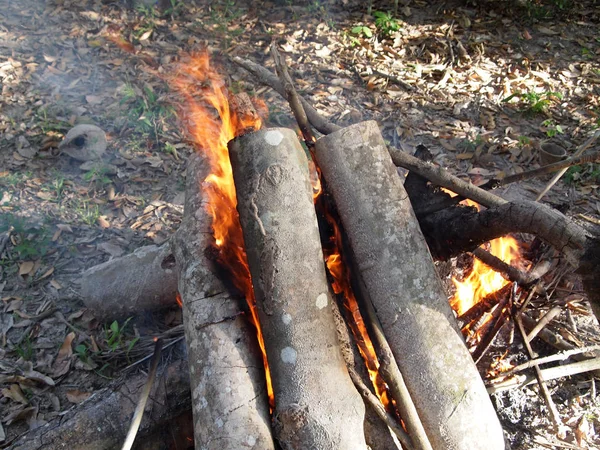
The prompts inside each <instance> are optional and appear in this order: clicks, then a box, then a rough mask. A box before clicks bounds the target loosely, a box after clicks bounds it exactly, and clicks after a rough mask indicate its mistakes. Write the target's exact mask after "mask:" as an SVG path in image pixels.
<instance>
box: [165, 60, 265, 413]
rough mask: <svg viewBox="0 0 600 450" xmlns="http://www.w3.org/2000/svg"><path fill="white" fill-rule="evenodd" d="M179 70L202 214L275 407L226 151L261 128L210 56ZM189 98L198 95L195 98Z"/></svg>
mask: <svg viewBox="0 0 600 450" xmlns="http://www.w3.org/2000/svg"><path fill="white" fill-rule="evenodd" d="M179 69H180V70H179V73H178V75H177V78H176V79H175V80H174V86H175V88H176V89H177V90H178V91H179V93H180V94H182V95H183V96H184V97H185V99H186V105H185V106H184V114H185V117H186V119H187V121H188V123H189V129H190V130H189V131H190V133H191V135H192V136H193V139H194V141H195V143H196V145H197V149H198V151H201V152H203V153H204V155H205V156H206V158H207V160H208V163H209V165H210V174H209V175H208V176H207V177H206V178H205V179H204V182H203V183H202V188H203V190H204V192H205V195H206V210H207V211H208V213H209V214H210V215H211V217H212V228H213V237H214V240H215V246H216V247H217V249H218V251H219V262H220V263H222V264H223V265H224V267H226V268H228V269H229V271H230V273H231V276H232V281H233V284H234V285H235V286H236V288H238V289H239V290H240V291H241V292H243V293H244V295H245V297H246V301H247V302H248V305H249V308H250V312H251V317H252V321H253V323H254V325H255V326H256V329H257V334H258V342H259V345H260V348H261V350H262V353H263V359H264V364H265V375H266V380H267V391H268V394H269V399H270V401H271V406H273V399H274V397H273V388H272V384H271V374H270V371H269V366H268V364H267V358H266V352H265V345H264V339H263V336H262V332H261V330H260V326H259V321H258V315H257V311H256V301H255V298H254V291H253V288H252V279H251V277H250V269H249V267H248V260H247V258H246V250H245V248H244V237H243V234H242V228H241V225H240V220H239V216H238V212H237V209H236V206H237V197H236V192H235V185H234V182H233V172H232V169H231V163H230V161H229V152H228V150H227V143H228V142H229V141H230V140H231V139H233V138H234V137H236V136H239V135H240V134H243V132H244V131H245V130H247V129H252V130H258V129H259V128H260V127H261V126H262V123H261V120H260V118H259V117H258V116H257V115H249V114H245V115H240V114H238V113H237V111H232V109H231V108H230V103H229V98H228V91H227V89H226V87H225V83H224V81H223V79H222V77H221V76H220V75H219V73H218V72H217V71H216V70H215V69H214V68H212V67H211V64H210V60H209V56H208V53H206V52H204V53H202V54H200V55H197V56H194V57H192V58H191V59H190V61H189V62H188V63H187V64H185V65H182V66H181V67H180V68H179ZM193 95H194V96H196V95H197V98H196V97H194V96H193ZM207 104H208V105H209V106H210V107H211V108H209V106H207Z"/></svg>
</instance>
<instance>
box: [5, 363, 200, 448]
mask: <svg viewBox="0 0 600 450" xmlns="http://www.w3.org/2000/svg"><path fill="white" fill-rule="evenodd" d="M147 379H148V377H147V375H146V374H137V375H131V376H130V377H128V379H127V380H126V381H125V382H123V380H119V381H118V384H117V383H116V384H117V386H116V387H115V386H114V385H113V386H111V387H109V388H107V389H104V390H102V391H99V392H96V393H94V395H92V396H91V397H90V398H89V399H87V400H86V401H85V402H84V403H82V404H79V405H76V406H74V407H73V408H72V409H71V410H70V411H68V412H66V413H65V414H63V415H61V416H59V417H56V418H55V419H53V420H51V421H50V422H48V423H47V424H46V425H43V426H42V427H40V428H37V429H35V430H33V431H31V432H29V433H27V434H26V435H25V436H23V437H22V438H20V439H19V440H17V441H16V442H15V443H13V444H12V445H11V446H10V447H9V448H10V449H11V450H38V449H54V448H56V449H58V448H68V449H72V450H104V449H107V448H120V446H121V444H122V443H123V440H124V439H125V435H126V434H127V429H128V427H129V423H130V422H131V417H132V416H133V412H134V410H135V407H136V403H137V400H138V398H139V396H140V392H141V390H142V388H143V386H144V384H145V383H146V380H147ZM189 407H190V386H189V377H188V367H187V362H186V361H185V360H180V361H177V362H175V363H173V364H171V365H169V366H167V367H165V368H164V369H163V370H161V372H160V373H159V375H158V379H157V380H156V382H155V383H154V386H153V388H152V391H151V393H150V397H149V400H148V404H147V405H146V410H145V415H144V419H143V420H142V424H141V426H140V430H139V432H138V438H137V439H136V441H139V440H140V438H141V439H142V440H143V436H144V435H145V434H147V433H148V432H150V431H152V430H154V429H155V428H156V427H157V426H158V425H160V424H161V423H164V422H166V421H167V420H169V419H171V418H173V417H176V416H178V415H179V414H181V413H182V412H183V411H186V410H189Z"/></svg>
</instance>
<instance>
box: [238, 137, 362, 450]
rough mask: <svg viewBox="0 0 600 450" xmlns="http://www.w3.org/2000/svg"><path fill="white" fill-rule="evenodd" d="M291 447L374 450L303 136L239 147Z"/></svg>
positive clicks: (264, 315) (245, 224)
mask: <svg viewBox="0 0 600 450" xmlns="http://www.w3.org/2000/svg"><path fill="white" fill-rule="evenodd" d="M229 153H230V157H231V161H232V167H233V174H234V179H235V185H236V191H237V196H238V210H239V212H240V220H241V223H242V229H243V231H244V240H245V242H246V252H247V255H248V262H249V266H250V271H251V274H252V282H253V285H254V292H255V296H256V305H257V310H258V315H259V319H260V323H261V327H262V330H263V335H264V338H265V346H266V351H267V359H268V362H269V367H270V370H271V375H272V380H273V391H274V394H275V411H274V420H273V421H274V431H275V434H276V437H277V439H278V441H279V443H280V444H281V446H282V448H284V449H298V450H300V449H320V450H328V449H331V450H334V449H345V450H353V449H366V443H365V438H364V433H363V419H364V405H363V402H362V400H361V398H360V396H359V394H358V393H357V391H356V390H355V389H354V386H353V384H352V382H351V380H350V377H349V375H348V372H347V369H346V366H345V364H344V360H343V358H342V354H341V350H340V346H339V343H338V341H337V336H336V331H335V323H334V319H333V312H332V310H331V301H332V299H331V295H330V293H329V288H328V285H327V278H326V275H325V266H324V262H323V252H322V249H321V244H320V239H319V230H318V226H317V218H316V214H315V210H314V205H313V199H312V188H311V185H310V181H309V173H308V161H307V159H306V155H305V153H304V150H303V149H302V147H301V146H300V143H299V142H298V139H297V137H296V134H295V133H294V132H293V131H292V130H289V129H283V128H278V129H264V130H260V131H257V132H254V133H251V134H246V135H244V136H243V137H240V138H237V139H235V140H233V141H231V142H230V143H229Z"/></svg>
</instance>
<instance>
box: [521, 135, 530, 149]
mask: <svg viewBox="0 0 600 450" xmlns="http://www.w3.org/2000/svg"><path fill="white" fill-rule="evenodd" d="M528 145H531V139H530V138H528V137H527V136H519V144H518V146H519V147H520V148H523V147H527V146H528Z"/></svg>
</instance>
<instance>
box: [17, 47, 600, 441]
mask: <svg viewBox="0 0 600 450" xmlns="http://www.w3.org/2000/svg"><path fill="white" fill-rule="evenodd" d="M273 53H274V57H275V59H276V62H277V68H278V75H279V76H276V75H275V74H273V73H271V72H269V71H268V70H266V69H265V68H263V67H261V66H258V65H256V64H255V63H252V62H251V61H247V60H244V59H242V58H238V57H235V58H234V62H236V63H237V64H239V65H240V66H242V67H244V68H245V69H247V70H249V71H250V72H251V73H252V74H253V75H254V76H255V77H256V78H257V79H258V80H259V81H260V82H261V83H263V84H266V85H268V86H270V87H271V88H273V89H275V90H276V91H278V92H279V93H281V94H282V95H284V96H285V97H286V99H287V100H288V102H289V104H290V106H291V108H292V111H293V113H294V116H295V118H296V120H297V122H298V126H299V128H300V130H301V133H302V137H301V140H302V142H301V140H300V139H299V137H298V136H297V135H296V133H295V132H294V131H293V130H290V129H284V128H263V127H261V123H260V112H261V111H260V109H261V107H260V105H258V104H256V103H255V102H253V101H251V100H250V99H249V98H248V97H246V96H244V95H238V96H236V97H234V98H228V97H227V95H226V94H225V91H224V89H223V85H222V83H221V82H220V81H219V79H218V77H217V75H216V72H215V71H213V69H212V68H211V67H210V64H209V62H208V59H207V57H206V55H203V56H202V57H200V58H199V59H197V60H192V61H190V63H189V65H188V66H187V68H186V69H185V70H182V71H181V73H182V78H181V79H178V80H177V82H176V83H175V86H176V87H177V88H178V89H180V90H181V92H182V93H184V95H186V101H187V106H186V108H187V109H186V111H185V115H184V117H185V121H186V124H187V125H188V127H189V129H190V133H191V135H192V136H193V138H194V139H195V140H196V142H197V145H198V148H199V152H198V154H196V155H193V156H192V157H191V158H190V160H189V161H188V169H187V177H186V200H185V209H184V216H183V221H182V223H181V226H180V228H179V230H178V231H177V232H176V233H175V235H174V236H173V237H172V238H171V240H170V241H169V242H168V243H166V244H164V245H163V246H162V247H148V248H143V249H140V250H138V251H136V252H135V253H133V254H131V255H128V256H125V257H123V258H117V259H114V260H111V261H109V262H107V263H104V264H102V265H100V266H97V267H95V268H93V269H91V270H89V271H88V272H87V273H86V274H85V276H84V278H83V282H82V290H83V294H84V299H85V301H86V302H87V305H88V306H89V307H90V308H93V310H94V311H95V313H96V315H97V316H98V317H99V318H101V319H109V318H115V317H124V316H128V315H131V314H135V313H139V312H141V311H142V310H149V309H156V308H160V307H162V306H164V305H168V304H173V303H174V302H175V297H176V292H178V295H179V296H180V298H181V302H182V308H183V317H184V331H185V339H186V343H187V352H188V354H187V358H188V365H189V373H190V377H189V383H190V390H191V402H192V409H193V415H194V419H193V421H194V440H195V446H196V448H199V449H200V448H202V449H204V448H210V449H216V448H219V449H239V448H255V449H270V448H273V449H275V448H284V449H306V448H315V449H342V448H343V449H366V448H373V449H392V448H405V449H446V448H452V449H478V448H480V449H486V450H487V449H496V448H497V449H501V448H504V447H505V444H504V439H503V433H502V428H501V426H500V423H499V421H498V418H497V416H496V412H495V410H494V407H493V405H492V402H491V401H490V398H489V393H490V392H498V391H499V390H502V389H511V388H514V387H515V386H522V385H525V384H527V383H532V382H537V383H539V385H540V387H541V391H542V394H543V395H544V398H545V400H546V402H547V406H548V410H549V411H550V414H551V416H552V419H553V421H554V422H555V424H556V426H557V432H558V433H560V427H561V421H560V417H559V414H558V412H557V411H556V407H555V406H554V405H553V403H552V399H551V398H550V395H549V394H548V389H547V387H546V384H545V382H546V381H548V380H550V379H552V378H553V377H557V376H565V375H567V374H574V373H579V372H581V371H592V370H599V369H600V365H599V363H598V362H599V359H598V357H597V356H596V355H597V352H598V350H599V349H598V348H597V347H589V348H583V349H581V348H575V347H574V346H572V345H569V344H568V343H566V342H565V343H563V344H562V347H560V344H558V345H559V348H560V349H561V350H563V353H561V354H560V356H557V357H555V359H560V358H563V359H566V358H568V357H570V356H573V357H575V358H576V359H577V362H575V363H571V364H568V365H565V366H560V369H554V368H550V369H542V368H540V365H541V364H542V363H543V362H542V361H540V360H539V359H538V360H536V354H535V353H534V352H533V350H532V348H531V346H530V344H529V343H530V342H531V341H532V340H533V339H534V338H535V337H536V336H537V337H539V338H542V339H547V340H551V339H554V338H555V337H556V336H555V335H552V333H551V332H549V331H548V330H546V329H544V324H545V323H547V322H548V321H549V320H550V319H548V317H545V318H541V319H540V318H538V317H536V316H534V315H532V314H531V313H530V312H528V311H527V305H528V303H529V302H530V300H531V296H532V295H533V294H530V293H532V292H534V291H535V290H536V289H543V287H542V286H541V285H540V284H539V283H538V280H539V278H540V277H541V276H542V275H543V274H544V273H545V272H546V271H547V270H548V267H547V265H545V264H538V265H536V266H535V267H532V268H530V269H529V270H528V271H527V272H525V271H524V270H521V269H516V268H514V267H511V266H510V265H506V264H503V263H502V262H501V261H499V260H498V259H497V258H494V257H493V256H492V255H490V254H489V253H486V252H485V251H484V250H482V249H481V248H479V246H480V245H481V244H483V243H485V242H488V241H490V240H492V239H495V238H497V237H500V236H504V235H507V234H510V233H527V234H531V235H534V236H536V239H539V240H540V241H543V242H545V243H546V244H549V245H551V246H552V247H554V248H555V249H556V250H557V251H559V252H560V253H561V254H562V256H564V258H565V260H566V261H568V263H569V264H571V265H572V266H573V267H575V268H576V269H577V273H578V274H579V275H580V276H581V279H582V282H583V285H584V288H585V290H586V294H587V297H588V300H589V302H590V303H591V305H592V309H593V311H594V313H595V314H596V315H598V316H600V285H599V284H600V281H599V280H598V277H597V276H595V275H597V273H599V268H600V240H599V239H598V236H593V235H591V234H590V233H589V232H588V231H586V230H585V229H583V228H582V227H580V226H579V225H578V224H576V223H575V222H573V221H572V220H570V219H569V218H567V217H565V216H564V215H562V214H561V213H560V212H558V211H556V210H553V209H551V208H550V207H548V206H545V205H543V204H541V203H538V202H529V201H517V202H514V201H511V202H509V201H507V200H504V199H503V198H501V197H499V196H497V195H495V194H494V193H493V192H492V191H491V190H489V189H488V190H486V189H482V188H481V187H477V186H475V185H473V184H470V183H467V182H465V181H463V180H461V179H459V178H457V177H455V176H452V175H451V174H449V173H448V172H446V171H445V170H443V169H442V168H440V167H437V166H435V165H434V164H433V163H431V162H430V161H428V158H427V155H426V153H427V152H426V149H425V148H422V149H421V151H420V153H419V154H418V155H417V156H418V157H416V156H412V155H409V154H407V153H405V152H402V151H400V150H397V149H394V148H391V147H389V146H388V145H386V142H385V141H384V139H383V137H382V135H381V133H380V131H379V128H378V125H377V123H375V122H372V121H369V122H361V123H357V124H355V125H351V126H348V127H345V128H340V127H338V126H336V125H335V124H332V123H330V122H328V121H327V120H326V119H324V118H323V117H322V116H320V115H319V114H318V113H317V111H316V110H315V109H314V108H313V107H312V106H311V105H310V104H309V103H308V102H307V101H306V100H304V99H303V98H301V97H300V96H299V95H298V94H297V93H296V92H295V89H294V86H293V83H292V80H291V78H290V77H289V74H288V73H287V69H286V67H285V62H284V61H283V59H282V58H281V56H279V55H278V54H277V51H276V50H275V49H273ZM200 85H201V86H202V88H201V89H203V90H204V91H205V90H206V89H209V90H210V95H209V96H207V97H204V98H203V99H197V98H194V96H193V94H192V92H194V87H197V86H200ZM207 86H208V88H207ZM204 101H207V102H208V103H209V104H210V105H211V107H212V108H213V109H209V108H207V107H206V106H203V102H204ZM213 110H217V111H218V112H219V115H220V118H219V119H218V120H217V119H215V118H214V112H213ZM221 122H222V123H221ZM315 132H318V133H319V134H320V137H317V136H316V135H315ZM302 143H304V144H305V148H304V147H303V146H302ZM398 167H401V168H403V169H406V170H408V171H409V175H408V176H407V177H406V178H404V177H401V176H399V174H398ZM564 167H565V164H564V163H562V165H561V164H559V165H554V168H553V169H552V170H560V169H561V168H564ZM521 178H523V177H521ZM512 181H514V180H512ZM502 183H507V181H506V180H504V181H503V180H497V183H496V184H502ZM492 184H493V183H492ZM485 187H486V188H489V187H491V186H485ZM440 188H445V189H447V190H449V191H452V192H453V193H455V194H457V196H456V197H450V195H449V194H448V193H447V192H443V191H441V190H440ZM236 193H237V195H236ZM465 199H470V200H472V201H474V202H476V203H477V204H479V205H481V206H482V207H483V208H485V209H483V210H482V211H477V210H475V209H474V208H471V207H464V206H462V205H459V202H460V201H462V200H465ZM465 252H473V254H474V255H475V256H476V257H477V258H478V259H481V260H482V261H484V262H485V264H487V265H489V266H493V267H495V268H496V269H497V270H498V272H501V273H502V274H503V277H504V278H506V279H507V280H509V282H508V283H507V284H505V286H504V287H502V288H501V289H500V290H499V291H497V292H496V293H494V294H493V295H490V296H488V297H486V300H485V302H482V303H481V304H478V305H475V306H472V307H471V308H469V309H468V310H466V311H464V312H463V313H461V314H459V318H458V319H459V320H458V321H457V319H456V317H455V314H454V312H453V311H452V309H451V307H450V305H449V303H448V300H447V295H446V290H445V288H444V286H443V284H442V281H441V279H440V276H439V274H438V271H437V270H436V266H435V265H434V260H448V259H450V258H452V257H455V256H457V255H459V254H462V253H465ZM484 318H485V320H483V319H484ZM508 322H512V323H515V324H516V328H517V330H519V331H520V332H521V333H522V334H523V339H524V342H525V343H526V350H527V351H528V353H529V357H530V358H531V361H530V362H529V363H527V364H526V367H525V365H522V366H523V367H521V366H519V367H513V368H511V369H510V371H509V372H506V373H503V374H501V375H500V374H499V375H498V380H497V381H498V383H494V384H493V385H488V386H486V385H485V384H484V382H483V381H482V378H481V375H480V374H479V372H478V370H477V367H476V365H475V362H474V359H475V360H480V359H481V358H482V357H484V355H485V354H486V352H487V350H488V349H489V347H490V345H491V344H492V341H493V340H494V339H495V338H496V336H498V334H499V333H500V332H501V330H502V329H503V328H504V327H505V325H506V324H507V323H508ZM465 327H470V328H471V329H472V328H474V327H477V328H479V327H481V330H480V338H479V340H478V341H477V342H475V343H473V344H472V345H471V344H470V345H469V347H470V349H471V351H472V353H470V352H469V349H468V348H467V346H466V345H465V340H464V338H463V335H462V334H461V328H463V331H464V329H465ZM551 360H552V359H551V358H550V359H548V358H546V361H544V362H551ZM527 368H533V369H534V372H533V376H519V374H521V373H522V371H523V370H525V369H527ZM552 371H554V372H552ZM511 375H515V376H512V377H511ZM173 386H179V384H178V383H174V384H173ZM174 389H179V388H178V387H176V388H174ZM141 391H142V387H141V383H140V386H139V387H138V388H137V390H134V393H133V395H138V394H139V395H141ZM144 395H145V396H146V397H147V396H148V394H147V393H146V394H144ZM153 401H156V399H153ZM142 411H143V408H142ZM128 412H129V413H131V414H132V411H128ZM15 448H33V447H31V446H28V445H27V444H26V443H25V444H23V445H22V446H17V447H15ZM86 448H100V446H96V447H94V446H93V445H92V444H90V443H89V442H88V446H87V447H86Z"/></svg>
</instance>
